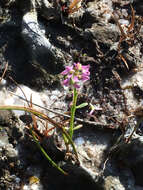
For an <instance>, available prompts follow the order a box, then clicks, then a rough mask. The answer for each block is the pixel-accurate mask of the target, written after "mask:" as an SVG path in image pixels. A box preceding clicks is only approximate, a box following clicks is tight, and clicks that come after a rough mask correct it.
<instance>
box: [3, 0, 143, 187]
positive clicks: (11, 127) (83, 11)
mask: <svg viewBox="0 0 143 190" xmlns="http://www.w3.org/2000/svg"><path fill="white" fill-rule="evenodd" d="M66 2H68V3H66ZM80 3H81V5H80V8H77V6H74V7H73V8H72V7H71V4H70V2H69V1H65V2H64V1H50V0H49V1H48V0H26V1H24V0H21V1H18V0H3V1H1V2H0V66H1V67H0V74H1V76H2V75H3V72H4V71H5V70H6V73H5V76H4V78H3V79H2V80H1V83H0V97H1V98H0V106H1V105H19V106H23V105H26V101H23V99H22V98H24V99H25V97H24V94H23V92H24V93H25V95H26V97H27V99H28V100H29V101H30V97H31V94H32V102H33V107H34V108H35V109H37V110H38V111H41V112H43V113H45V114H47V115H48V116H49V117H50V118H53V120H55V121H56V122H65V120H66V119H67V118H66V117H65V116H64V117H63V116H61V115H60V114H61V113H65V112H67V111H69V104H70V102H71V99H72V97H71V94H70V93H69V92H68V90H67V89H65V88H63V87H62V85H61V83H60V80H61V75H60V73H61V71H63V69H64V66H66V65H71V64H72V63H73V62H81V63H82V64H83V65H87V64H90V73H91V76H90V81H88V82H87V83H86V84H85V85H84V86H82V88H81V91H80V95H79V98H78V103H79V104H80V103H82V102H87V103H88V106H87V107H85V108H83V109H80V110H78V111H77V112H76V118H79V119H81V120H82V121H78V120H76V123H78V124H82V128H81V129H79V130H77V131H76V132H75V134H74V142H75V145H76V148H77V151H78V156H79V160H80V166H79V165H76V164H75V163H73V162H71V161H70V160H69V161H66V160H65V147H64V146H63V140H62V138H61V136H60V135H59V131H58V130H57V129H55V130H54V132H53V133H51V134H50V135H49V136H48V137H47V136H44V135H43V134H42V131H43V129H45V125H46V123H45V122H44V121H42V122H41V121H38V131H39V135H40V138H41V145H42V146H43V147H44V148H45V149H46V151H47V153H48V154H49V155H50V156H51V157H52V158H53V159H54V160H55V161H56V162H57V163H58V164H59V165H60V166H61V167H62V168H63V169H64V170H65V171H67V172H68V173H69V175H68V176H64V175H63V174H61V173H60V172H58V171H57V170H56V169H55V168H53V167H52V166H51V165H50V164H49V163H48V161H47V160H46V159H45V157H44V156H43V155H42V153H41V152H40V150H39V149H38V148H37V146H36V144H35V143H34V141H33V139H32V136H31V135H30V133H29V130H28V127H27V126H28V125H29V124H31V123H32V119H31V117H30V115H27V114H26V113H25V112H23V111H0V169H1V170H0V189H2V190H18V189H21V190H57V189H63V190H64V189H68V190H70V189H71V190H73V189H75V190H79V189H83V188H84V189H85V188H88V189H91V190H92V189H94V190H95V189H97V190H98V189H99V190H100V189H101V190H102V189H103V190H111V189H116V190H125V189H127V190H143V181H142V171H143V151H142V150H143V129H142V126H143V124H142V118H143V111H142V110H143V99H142V97H143V79H142V78H143V17H142V16H143V15H142V14H143V3H142V1H137V0H134V1H128V0H127V1H124V0H118V1H117V0H85V1H84V0H83V1H80ZM65 5H66V6H67V7H69V9H66V8H65ZM74 8H75V9H74ZM67 10H68V12H67ZM69 12H70V13H69ZM22 91H23V92H22ZM36 104H37V105H39V106H41V107H39V106H37V105H36ZM90 104H92V105H93V106H94V107H95V110H94V112H93V114H92V116H91V115H89V113H90V111H91V108H90ZM47 109H48V110H47ZM55 116H56V117H55ZM50 126H51V124H48V127H49V128H50ZM40 132H41V134H40ZM133 132H134V133H133ZM132 134H133V135H132Z"/></svg>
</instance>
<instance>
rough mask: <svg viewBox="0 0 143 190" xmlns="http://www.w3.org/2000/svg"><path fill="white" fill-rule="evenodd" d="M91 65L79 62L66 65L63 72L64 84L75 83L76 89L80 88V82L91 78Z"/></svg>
mask: <svg viewBox="0 0 143 190" xmlns="http://www.w3.org/2000/svg"><path fill="white" fill-rule="evenodd" d="M89 68H90V65H81V64H80V63H79V62H78V63H74V64H73V66H66V68H65V70H64V71H63V72H62V73H61V74H62V75H64V77H65V80H64V81H63V83H62V84H63V85H64V86H69V85H73V86H74V87H75V88H76V89H79V88H80V82H85V81H87V80H89V79H90V77H89V76H90V72H89Z"/></svg>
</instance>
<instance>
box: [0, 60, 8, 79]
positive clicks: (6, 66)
mask: <svg viewBox="0 0 143 190" xmlns="http://www.w3.org/2000/svg"><path fill="white" fill-rule="evenodd" d="M7 68H8V63H6V65H5V69H4V72H3V74H2V76H1V78H0V82H1V81H2V79H3V78H4V76H5V73H6V71H7Z"/></svg>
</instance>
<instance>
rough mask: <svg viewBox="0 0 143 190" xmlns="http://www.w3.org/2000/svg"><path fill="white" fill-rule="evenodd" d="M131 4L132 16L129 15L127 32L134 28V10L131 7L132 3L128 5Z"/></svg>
mask: <svg viewBox="0 0 143 190" xmlns="http://www.w3.org/2000/svg"><path fill="white" fill-rule="evenodd" d="M130 6H131V11H132V17H131V24H130V26H129V27H128V31H127V32H128V33H129V32H130V31H131V30H132V29H134V25H135V11H134V9H133V7H132V5H130Z"/></svg>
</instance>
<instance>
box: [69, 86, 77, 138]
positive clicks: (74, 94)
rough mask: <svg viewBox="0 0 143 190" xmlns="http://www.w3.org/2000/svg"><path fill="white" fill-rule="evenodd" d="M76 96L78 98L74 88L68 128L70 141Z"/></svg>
mask: <svg viewBox="0 0 143 190" xmlns="http://www.w3.org/2000/svg"><path fill="white" fill-rule="evenodd" d="M77 96H78V92H77V90H76V88H74V91H73V102H72V107H71V118H70V128H69V135H70V137H71V139H72V136H73V130H74V118H75V111H76V102H77Z"/></svg>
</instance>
